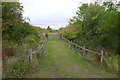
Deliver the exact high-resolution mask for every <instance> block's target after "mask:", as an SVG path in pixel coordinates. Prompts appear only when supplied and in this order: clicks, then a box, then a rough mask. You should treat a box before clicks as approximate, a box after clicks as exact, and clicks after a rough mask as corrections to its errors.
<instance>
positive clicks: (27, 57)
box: [18, 38, 47, 61]
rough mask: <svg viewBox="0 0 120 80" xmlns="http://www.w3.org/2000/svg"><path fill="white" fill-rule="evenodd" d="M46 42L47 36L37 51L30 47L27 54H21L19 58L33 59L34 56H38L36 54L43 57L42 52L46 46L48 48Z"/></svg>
mask: <svg viewBox="0 0 120 80" xmlns="http://www.w3.org/2000/svg"><path fill="white" fill-rule="evenodd" d="M46 43H47V38H45V39H44V40H43V43H42V45H39V46H38V48H37V49H36V50H35V51H33V49H31V48H30V49H29V50H28V52H27V54H20V55H19V56H18V57H19V59H28V60H29V61H32V60H33V58H34V57H35V56H37V55H36V54H39V55H40V57H41V56H42V54H43V53H44V50H45V48H46Z"/></svg>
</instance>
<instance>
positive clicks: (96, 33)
mask: <svg viewBox="0 0 120 80" xmlns="http://www.w3.org/2000/svg"><path fill="white" fill-rule="evenodd" d="M118 8H119V5H118V4H117V3H114V2H103V4H102V5H100V4H98V3H90V4H83V5H82V6H80V7H79V8H78V10H77V12H76V16H75V17H73V18H72V19H70V20H69V25H68V27H66V28H64V29H63V30H62V31H61V32H62V33H63V35H64V37H66V38H67V39H69V40H72V41H73V42H75V43H77V44H79V45H85V46H87V47H89V48H92V49H96V48H100V49H103V48H104V49H105V50H108V51H113V53H117V49H118V42H119V41H118V37H119V36H118V34H119V31H118V25H119V22H118V21H119V20H118V18H119V17H118V15H119V10H118ZM76 23H79V25H76ZM70 26H74V27H70ZM78 27H79V28H78ZM72 29H73V30H72ZM75 29H76V30H75ZM75 33H76V34H75ZM72 38H73V39H72Z"/></svg>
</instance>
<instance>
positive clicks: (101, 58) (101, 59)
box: [100, 50, 103, 64]
mask: <svg viewBox="0 0 120 80" xmlns="http://www.w3.org/2000/svg"><path fill="white" fill-rule="evenodd" d="M100 61H101V64H102V62H103V50H101V57H100Z"/></svg>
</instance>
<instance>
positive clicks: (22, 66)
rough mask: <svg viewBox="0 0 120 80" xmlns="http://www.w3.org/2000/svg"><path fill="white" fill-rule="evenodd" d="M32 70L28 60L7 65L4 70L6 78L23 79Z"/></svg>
mask: <svg viewBox="0 0 120 80" xmlns="http://www.w3.org/2000/svg"><path fill="white" fill-rule="evenodd" d="M31 68H32V64H31V63H30V62H29V61H28V60H18V61H16V62H13V63H12V62H10V63H8V67H7V68H6V70H5V71H6V78H23V77H24V75H25V74H26V73H28V72H29V70H30V69H31Z"/></svg>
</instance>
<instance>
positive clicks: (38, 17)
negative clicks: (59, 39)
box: [20, 0, 90, 29]
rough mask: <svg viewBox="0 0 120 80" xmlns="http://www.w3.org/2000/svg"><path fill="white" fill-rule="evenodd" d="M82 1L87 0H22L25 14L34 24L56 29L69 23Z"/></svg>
mask: <svg viewBox="0 0 120 80" xmlns="http://www.w3.org/2000/svg"><path fill="white" fill-rule="evenodd" d="M81 1H86V0H20V2H21V3H22V5H23V6H24V13H23V15H24V17H29V19H30V20H31V22H30V23H31V24H32V25H39V26H41V27H44V28H46V27H47V26H51V27H52V28H54V29H58V28H60V27H61V26H66V25H67V22H68V20H69V19H70V18H72V17H73V16H75V14H76V11H77V9H78V6H79V2H81ZM88 1H90V0H88Z"/></svg>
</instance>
